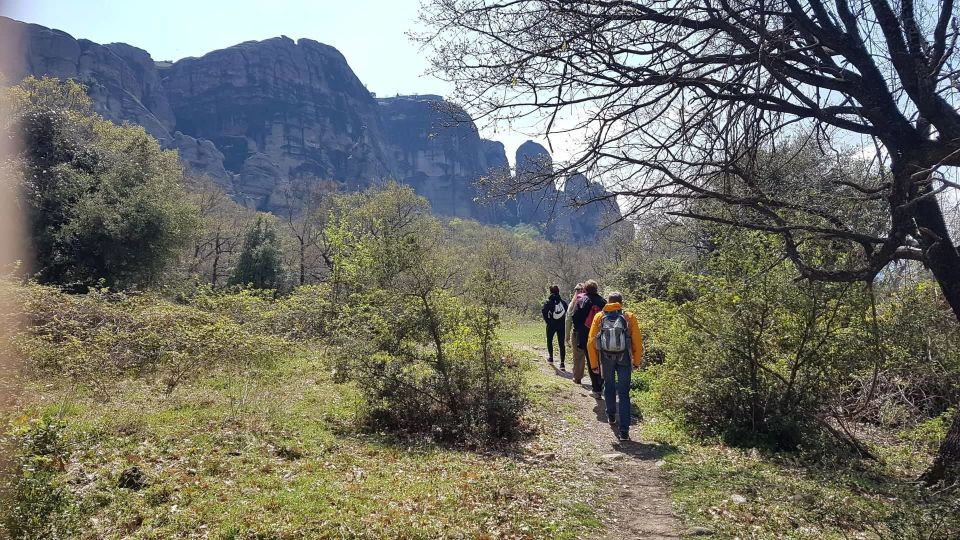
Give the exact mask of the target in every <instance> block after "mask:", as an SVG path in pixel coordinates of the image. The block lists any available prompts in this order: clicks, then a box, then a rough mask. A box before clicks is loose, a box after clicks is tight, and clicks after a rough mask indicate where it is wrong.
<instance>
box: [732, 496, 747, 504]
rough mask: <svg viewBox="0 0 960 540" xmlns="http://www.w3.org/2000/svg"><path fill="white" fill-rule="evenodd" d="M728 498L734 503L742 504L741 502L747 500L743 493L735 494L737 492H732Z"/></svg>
mask: <svg viewBox="0 0 960 540" xmlns="http://www.w3.org/2000/svg"><path fill="white" fill-rule="evenodd" d="M730 500H731V501H733V502H734V503H736V504H743V503H745V502H747V498H746V497H744V496H743V495H740V494H737V493H734V494H733V495H731V496H730Z"/></svg>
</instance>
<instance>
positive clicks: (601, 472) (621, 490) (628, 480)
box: [530, 347, 683, 540]
mask: <svg viewBox="0 0 960 540" xmlns="http://www.w3.org/2000/svg"><path fill="white" fill-rule="evenodd" d="M530 350H532V351H534V352H536V353H537V356H538V358H540V359H542V358H544V350H543V348H542V347H532V348H530ZM537 364H538V366H539V368H540V369H541V370H542V371H544V373H548V374H550V375H553V376H556V377H563V378H565V379H567V380H568V381H569V385H570V386H569V390H568V391H563V392H559V393H558V395H557V396H556V399H557V410H558V411H563V412H564V413H565V417H564V419H563V420H560V421H559V422H557V425H556V426H555V430H556V431H554V432H553V433H552V435H553V436H556V437H561V438H564V439H565V440H568V441H579V442H580V443H581V445H582V446H581V450H582V451H581V452H577V453H576V455H577V456H578V457H579V459H581V460H583V461H584V463H583V467H582V469H583V470H584V473H585V474H586V475H588V476H592V477H596V478H598V479H606V480H609V481H610V483H611V484H612V489H611V492H610V493H609V502H610V505H609V514H608V515H607V518H606V519H604V524H605V525H606V531H605V532H604V533H603V534H601V535H600V538H602V539H605V540H634V539H661V538H680V537H681V531H683V528H682V526H681V524H680V521H679V520H678V519H677V518H676V516H675V515H674V514H673V504H672V503H671V501H670V488H669V486H668V484H667V480H666V478H665V477H664V475H663V473H661V472H660V470H659V466H658V465H663V462H662V461H661V459H662V457H663V455H664V453H665V449H664V448H663V447H661V446H659V445H656V444H651V443H645V442H643V441H641V440H640V439H639V431H640V430H639V426H637V425H636V422H637V419H636V418H634V427H633V428H632V429H631V430H630V436H631V438H632V439H633V440H631V441H627V442H623V443H621V442H619V441H617V437H616V431H615V429H614V428H613V427H611V426H610V425H609V424H607V421H606V409H605V408H604V402H603V400H602V399H594V398H593V397H592V396H591V393H590V385H589V378H588V377H584V382H586V383H587V384H585V385H583V386H577V385H575V384H574V383H573V380H572V378H571V375H570V372H569V371H566V372H563V371H560V370H559V369H556V368H555V367H553V366H550V365H549V364H547V363H546V362H545V361H542V360H541V361H538V363H537ZM551 431H553V430H552V429H551Z"/></svg>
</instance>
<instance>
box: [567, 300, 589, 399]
mask: <svg viewBox="0 0 960 540" xmlns="http://www.w3.org/2000/svg"><path fill="white" fill-rule="evenodd" d="M581 294H583V283H577V286H576V287H574V289H573V295H572V296H571V297H570V304H569V305H570V309H567V317H566V319H567V321H566V326H567V328H566V330H567V332H566V333H567V347H568V348H570V349H572V350H573V382H574V383H575V384H580V380H581V379H583V370H584V365H585V363H586V355H587V352H586V351H585V350H583V349H581V348H580V347H577V336H576V334H575V332H576V330H575V329H574V328H573V319H572V318H571V316H572V315H573V306H574V305H576V304H575V303H576V301H577V300H578V299H579V296H580V295H581Z"/></svg>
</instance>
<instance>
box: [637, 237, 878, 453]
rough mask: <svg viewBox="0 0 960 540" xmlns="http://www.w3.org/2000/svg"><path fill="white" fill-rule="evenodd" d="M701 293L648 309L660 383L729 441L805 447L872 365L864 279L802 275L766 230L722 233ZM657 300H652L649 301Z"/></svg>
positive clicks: (699, 282) (666, 399)
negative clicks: (828, 280)
mask: <svg viewBox="0 0 960 540" xmlns="http://www.w3.org/2000/svg"><path fill="white" fill-rule="evenodd" d="M717 244H718V246H719V249H718V250H716V251H714V252H713V253H712V254H711V257H710V259H709V261H708V263H707V270H708V272H709V273H708V274H703V275H695V276H691V282H692V283H694V284H695V289H696V295H695V299H691V300H688V301H686V302H684V303H683V304H682V305H679V306H674V307H672V308H671V307H670V305H669V304H664V303H663V302H659V301H656V300H650V301H648V302H646V303H644V304H643V306H642V307H641V308H640V309H639V310H638V311H639V312H640V313H644V312H647V313H646V314H645V315H644V318H645V319H647V320H649V319H650V318H651V314H652V315H653V316H654V317H656V316H657V315H658V314H659V315H660V320H659V321H657V322H654V323H652V324H653V329H652V330H653V333H654V335H653V336H652V337H653V341H654V342H656V343H657V345H656V347H655V348H653V351H654V352H656V350H657V349H661V350H662V355H663V361H664V363H663V365H662V366H661V367H660V368H659V369H657V371H656V373H657V374H658V376H659V377H658V380H657V382H656V392H657V394H658V396H659V398H660V400H661V401H662V402H663V404H664V406H665V407H666V408H667V409H668V410H670V411H672V412H673V413H674V414H675V415H677V417H678V419H679V420H680V421H681V423H682V424H684V425H688V426H691V427H692V428H693V429H694V430H695V431H697V432H698V433H699V434H701V435H720V436H723V437H724V438H725V439H726V440H727V442H729V443H734V444H747V445H758V444H760V445H771V446H774V447H777V448H787V449H789V448H795V447H796V446H797V445H798V444H799V443H800V442H801V439H802V436H803V435H804V433H808V432H809V430H808V426H809V425H811V424H813V423H814V422H815V421H816V420H817V419H820V418H823V417H824V416H828V415H829V414H831V407H835V406H837V405H838V399H839V398H840V396H841V395H842V394H843V393H844V390H845V388H846V385H848V384H850V383H851V382H852V377H851V376H850V374H851V373H860V372H862V371H863V370H864V368H865V367H866V366H868V365H869V364H868V363H867V360H868V358H870V356H869V355H868V354H864V353H863V351H864V350H865V349H866V350H869V343H870V341H869V340H868V338H867V334H866V325H865V322H864V313H865V312H866V304H865V298H866V297H865V294H864V288H863V287H859V286H856V285H846V284H824V283H806V282H796V281H795V280H794V276H795V274H794V270H793V268H792V267H790V266H789V264H788V263H787V262H785V261H784V260H782V259H781V258H779V257H777V256H776V255H775V253H777V252H776V250H775V249H774V247H773V246H770V245H767V244H766V243H765V240H764V239H763V237H762V236H759V235H753V234H743V233H740V234H737V235H729V236H722V237H720V238H718V239H717ZM647 306H650V307H651V308H652V309H647Z"/></svg>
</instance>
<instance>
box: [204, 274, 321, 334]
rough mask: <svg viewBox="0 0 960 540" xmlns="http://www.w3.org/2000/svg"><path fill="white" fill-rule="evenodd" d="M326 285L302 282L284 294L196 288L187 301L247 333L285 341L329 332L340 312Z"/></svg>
mask: <svg viewBox="0 0 960 540" xmlns="http://www.w3.org/2000/svg"><path fill="white" fill-rule="evenodd" d="M331 294H332V293H331V288H330V286H329V285H305V286H302V287H297V288H295V289H293V290H292V291H291V292H290V293H289V294H287V295H282V296H281V295H278V294H277V293H276V292H275V291H272V290H269V289H232V290H227V291H215V290H213V288H212V287H210V286H206V287H201V288H199V289H197V290H196V291H195V292H194V294H193V295H192V296H191V297H190V298H189V299H187V302H188V303H189V304H190V305H191V306H194V307H196V308H198V309H200V310H202V311H205V312H210V313H214V314H217V315H221V316H224V317H228V318H229V319H230V320H232V321H233V322H235V323H237V324H239V325H242V326H243V327H244V328H245V329H247V330H248V331H249V332H253V333H260V334H268V335H273V336H277V337H282V338H285V339H288V340H306V339H320V338H325V337H328V336H329V335H330V332H331V329H332V327H333V326H334V324H335V323H336V319H337V317H338V316H339V312H338V311H337V310H335V309H334V306H333V302H332V301H331Z"/></svg>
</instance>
